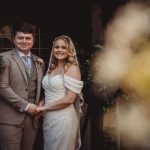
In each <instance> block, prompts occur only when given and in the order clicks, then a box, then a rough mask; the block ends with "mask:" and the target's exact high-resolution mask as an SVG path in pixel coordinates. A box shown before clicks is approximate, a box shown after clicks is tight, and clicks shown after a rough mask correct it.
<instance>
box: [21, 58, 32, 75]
mask: <svg viewBox="0 0 150 150" xmlns="http://www.w3.org/2000/svg"><path fill="white" fill-rule="evenodd" d="M22 58H23V59H24V64H25V67H26V70H27V73H28V75H29V77H30V75H31V66H30V64H29V60H28V59H30V57H29V56H22Z"/></svg>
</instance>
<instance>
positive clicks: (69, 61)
mask: <svg viewBox="0 0 150 150" xmlns="http://www.w3.org/2000/svg"><path fill="white" fill-rule="evenodd" d="M59 39H61V40H63V41H64V42H65V43H67V46H68V47H67V50H68V56H67V58H66V59H65V68H64V69H65V71H67V69H68V67H70V66H71V65H78V61H77V56H76V49H75V46H74V44H73V42H72V40H71V38H70V37H68V36H65V35H61V36H58V37H56V38H55V40H54V41H53V46H52V52H51V56H50V61H49V67H48V70H47V73H50V72H52V71H53V70H54V69H55V68H56V67H57V65H58V60H57V59H56V58H55V56H54V54H53V51H54V47H55V44H56V42H57V41H58V40H59Z"/></svg>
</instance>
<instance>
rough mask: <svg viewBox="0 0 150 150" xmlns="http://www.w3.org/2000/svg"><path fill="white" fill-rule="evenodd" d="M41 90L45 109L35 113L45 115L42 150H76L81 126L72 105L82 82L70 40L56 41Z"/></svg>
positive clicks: (56, 39)
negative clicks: (43, 94) (42, 89)
mask: <svg viewBox="0 0 150 150" xmlns="http://www.w3.org/2000/svg"><path fill="white" fill-rule="evenodd" d="M42 86H43V88H44V93H45V105H44V106H41V107H39V108H38V111H39V112H44V113H45V115H44V119H43V137H44V150H78V149H79V147H80V144H81V143H80V133H79V131H80V129H79V127H80V125H79V117H78V115H77V112H76V110H75V107H74V103H75V101H76V100H77V97H78V95H79V94H80V93H81V90H82V87H83V81H81V73H80V69H79V66H78V61H77V57H76V50H75V47H74V44H73V42H72V40H71V38H70V37H68V36H64V35H62V36H59V37H57V38H55V40H54V42H53V46H52V52H51V56H50V61H49V67H48V71H47V73H46V75H45V76H44V78H43V81H42Z"/></svg>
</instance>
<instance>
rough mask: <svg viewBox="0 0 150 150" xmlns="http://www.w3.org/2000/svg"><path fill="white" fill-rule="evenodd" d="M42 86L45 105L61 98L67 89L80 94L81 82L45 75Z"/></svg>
mask: <svg viewBox="0 0 150 150" xmlns="http://www.w3.org/2000/svg"><path fill="white" fill-rule="evenodd" d="M42 86H43V88H44V91H45V103H48V102H54V101H57V100H58V99H61V98H63V97H64V96H65V95H66V91H67V89H69V90H71V91H73V92H75V93H77V94H80V92H81V89H82V87H83V81H80V80H77V79H74V78H72V77H69V76H66V75H61V74H57V75H55V76H52V77H51V76H50V75H49V74H46V75H45V76H44V78H43V80H42Z"/></svg>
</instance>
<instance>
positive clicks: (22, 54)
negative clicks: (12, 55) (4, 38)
mask: <svg viewBox="0 0 150 150" xmlns="http://www.w3.org/2000/svg"><path fill="white" fill-rule="evenodd" d="M17 52H18V54H19V56H20V57H22V56H29V57H30V58H31V52H29V54H28V55H25V54H24V53H22V52H20V51H19V50H17Z"/></svg>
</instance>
